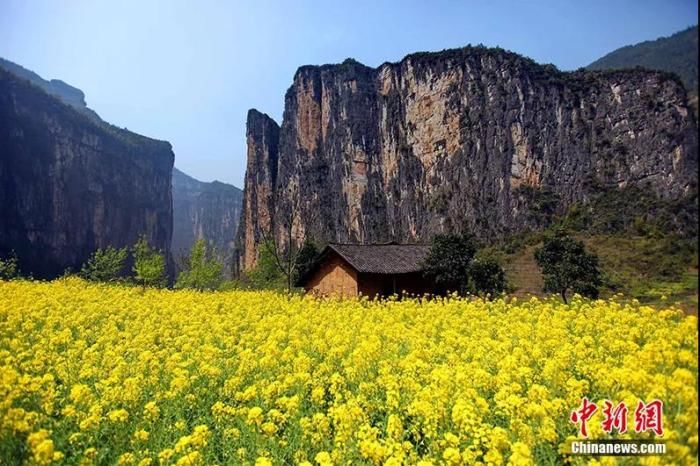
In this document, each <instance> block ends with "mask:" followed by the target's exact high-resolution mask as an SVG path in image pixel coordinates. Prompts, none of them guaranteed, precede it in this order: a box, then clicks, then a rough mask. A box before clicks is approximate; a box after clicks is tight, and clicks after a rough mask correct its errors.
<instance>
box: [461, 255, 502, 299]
mask: <svg viewBox="0 0 700 466" xmlns="http://www.w3.org/2000/svg"><path fill="white" fill-rule="evenodd" d="M469 279H470V282H471V286H472V289H473V291H474V292H475V293H477V294H482V295H487V294H488V295H490V296H495V295H497V294H500V293H502V292H504V291H505V289H506V274H505V272H504V271H503V268H501V266H500V265H499V264H498V262H496V261H495V260H494V259H491V258H485V259H476V260H474V261H473V262H472V263H471V265H470V267H469Z"/></svg>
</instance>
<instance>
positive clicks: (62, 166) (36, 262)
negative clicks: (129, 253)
mask: <svg viewBox="0 0 700 466" xmlns="http://www.w3.org/2000/svg"><path fill="white" fill-rule="evenodd" d="M173 159H174V155H173V152H172V149H171V147H170V144H168V143H167V142H163V141H156V140H152V139H149V138H146V137H143V136H140V135H137V134H134V133H130V132H128V131H125V130H122V129H119V128H116V127H113V126H110V125H108V124H106V123H102V122H97V121H95V120H94V119H92V118H90V117H88V116H86V115H84V114H82V113H79V112H78V111H76V110H75V109H74V108H72V107H69V106H68V105H66V104H64V103H62V102H61V101H59V100H58V99H57V98H55V97H53V96H50V95H49V94H47V93H46V92H44V91H42V90H41V89H39V88H38V87H36V86H34V85H32V84H30V83H29V82H28V81H26V80H24V79H21V78H18V77H17V76H15V75H14V74H12V73H9V72H7V71H5V70H3V69H0V256H2V257H5V256H6V254H8V253H9V252H10V251H12V250H14V251H15V252H16V254H17V255H18V258H19V262H20V267H21V269H22V271H23V272H24V273H31V274H33V275H34V276H35V277H40V278H44V277H46V278H49V277H54V276H56V275H58V274H61V273H62V272H63V271H64V270H65V269H66V268H68V267H71V268H73V270H76V269H78V268H79V267H80V265H81V264H82V263H83V262H84V261H85V260H86V258H87V257H88V256H89V255H90V254H91V253H92V252H93V251H94V250H95V249H96V248H99V247H105V246H108V245H112V246H116V247H121V246H125V245H131V244H133V243H134V242H135V241H136V239H137V237H138V236H139V235H140V234H145V235H146V237H147V239H148V240H149V242H150V243H151V244H152V245H154V246H155V247H157V248H159V249H161V250H162V251H163V252H164V253H165V254H166V255H167V256H169V254H170V241H171V235H172V199H171V171H172V166H173Z"/></svg>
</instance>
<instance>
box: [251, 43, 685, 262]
mask: <svg viewBox="0 0 700 466" xmlns="http://www.w3.org/2000/svg"><path fill="white" fill-rule="evenodd" d="M688 115H689V112H688V107H687V98H686V95H685V91H684V89H683V87H682V85H681V83H680V82H679V79H678V78H677V77H676V76H675V75H673V74H670V73H668V72H660V71H649V70H637V69H634V70H612V71H587V70H577V71H573V72H564V71H560V70H558V69H557V68H556V67H554V66H553V65H539V64H537V63H535V62H534V61H532V60H531V59H529V58H525V57H521V56H519V55H517V54H515V53H513V52H508V51H504V50H503V49H496V48H486V47H481V46H477V47H464V48H460V49H449V50H445V51H441V52H430V53H417V54H409V55H407V56H406V57H404V59H402V60H401V61H400V62H397V63H394V64H386V63H385V64H383V65H380V66H379V67H377V68H371V67H367V66H365V65H362V64H361V63H359V62H357V61H356V60H345V61H344V62H343V63H340V64H337V65H330V64H326V65H320V66H315V65H305V66H302V67H300V68H299V69H298V70H297V72H296V73H295V74H294V80H293V83H292V85H291V86H290V87H289V89H288V90H287V92H286V93H285V110H284V115H283V119H282V122H281V126H279V125H277V124H276V123H275V122H274V121H273V120H271V119H269V117H268V119H269V121H268V122H267V123H265V121H267V120H266V119H265V118H264V115H260V114H258V113H256V112H254V111H251V112H249V118H248V165H247V174H246V182H245V187H244V211H247V212H255V213H256V215H255V216H251V215H250V214H246V217H245V218H244V217H242V220H241V228H239V231H240V234H241V237H240V239H239V242H238V243H239V247H240V249H241V254H242V258H243V260H242V263H243V266H244V268H250V267H252V266H253V265H254V263H255V257H256V251H255V249H256V247H257V246H256V245H257V244H259V242H260V239H261V236H262V235H261V231H260V230H261V229H267V228H272V229H274V230H275V235H276V236H277V238H278V240H279V241H280V243H281V244H284V242H285V240H284V235H282V232H281V230H280V229H286V228H287V227H286V226H283V223H284V221H283V219H284V218H289V213H290V211H292V210H296V211H299V219H298V220H296V221H295V222H294V225H293V226H292V230H293V231H294V233H295V234H294V236H296V237H300V236H301V233H302V232H304V231H306V233H308V235H309V236H312V237H314V238H316V239H318V240H320V241H334V242H338V241H340V242H347V241H351V242H376V241H385V240H398V241H413V240H416V239H422V238H426V237H429V236H430V235H432V234H435V233H438V232H441V231H449V230H455V229H464V228H467V229H469V230H473V231H474V232H475V233H477V234H478V235H482V236H500V235H503V234H506V233H508V232H510V233H514V232H516V230H519V229H523V228H541V227H542V225H539V224H538V222H537V221H535V220H533V218H532V217H531V215H530V212H531V210H532V208H533V206H536V205H537V203H538V200H537V199H538V198H541V197H542V196H548V195H549V194H547V193H551V194H552V195H554V196H555V197H556V199H557V202H555V203H554V205H555V207H556V209H558V210H561V209H563V208H565V207H566V206H568V205H571V204H573V203H578V202H581V201H585V199H586V196H588V194H587V189H592V188H590V186H593V185H592V184H590V181H589V178H591V177H592V178H591V180H592V181H594V182H595V183H601V184H602V185H605V186H613V187H624V186H626V185H636V184H645V185H648V186H650V187H651V188H652V189H653V190H654V191H655V192H656V193H658V194H659V195H661V196H662V197H676V196H682V195H683V193H686V192H688V190H690V189H691V188H690V186H691V185H692V184H693V182H694V180H693V177H695V180H696V175H692V174H691V173H694V170H695V168H696V167H697V136H696V135H695V122H694V121H693V119H692V116H690V117H689V116H688ZM276 132H279V134H278V135H276V134H275V133H276ZM652 148H653V149H652ZM695 182H696V181H695ZM595 183H594V184H595ZM586 186H589V187H588V188H587V187H586ZM266 203H269V204H266ZM253 217H255V218H253ZM312 218H316V219H318V218H320V219H321V220H314V221H310V219H312ZM246 219H247V221H246ZM260 219H270V220H264V221H263V222H260ZM545 223H546V222H545ZM251 249H252V251H251Z"/></svg>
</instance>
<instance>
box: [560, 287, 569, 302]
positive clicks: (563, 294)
mask: <svg viewBox="0 0 700 466" xmlns="http://www.w3.org/2000/svg"><path fill="white" fill-rule="evenodd" d="M561 299H563V300H564V304H569V301H567V300H566V289H564V290H561Z"/></svg>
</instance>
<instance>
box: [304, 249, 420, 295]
mask: <svg viewBox="0 0 700 466" xmlns="http://www.w3.org/2000/svg"><path fill="white" fill-rule="evenodd" d="M429 251H430V247H429V246H422V245H413V244H396V243H388V244H367V245H359V244H329V245H328V246H326V247H325V248H324V250H323V251H322V252H321V254H320V255H319V256H318V258H317V260H316V261H315V263H314V265H313V266H312V267H311V269H310V270H309V271H308V272H307V273H306V274H305V275H304V276H303V277H301V278H300V280H299V285H300V286H303V287H304V289H305V290H306V291H307V292H308V293H313V294H317V295H320V296H346V297H349V296H359V295H362V296H368V297H370V298H373V297H376V296H389V295H392V294H404V293H408V294H425V293H432V292H433V286H432V283H431V281H430V280H426V279H425V278H424V277H423V269H422V264H423V262H424V260H425V258H426V257H427V255H428V252H429Z"/></svg>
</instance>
